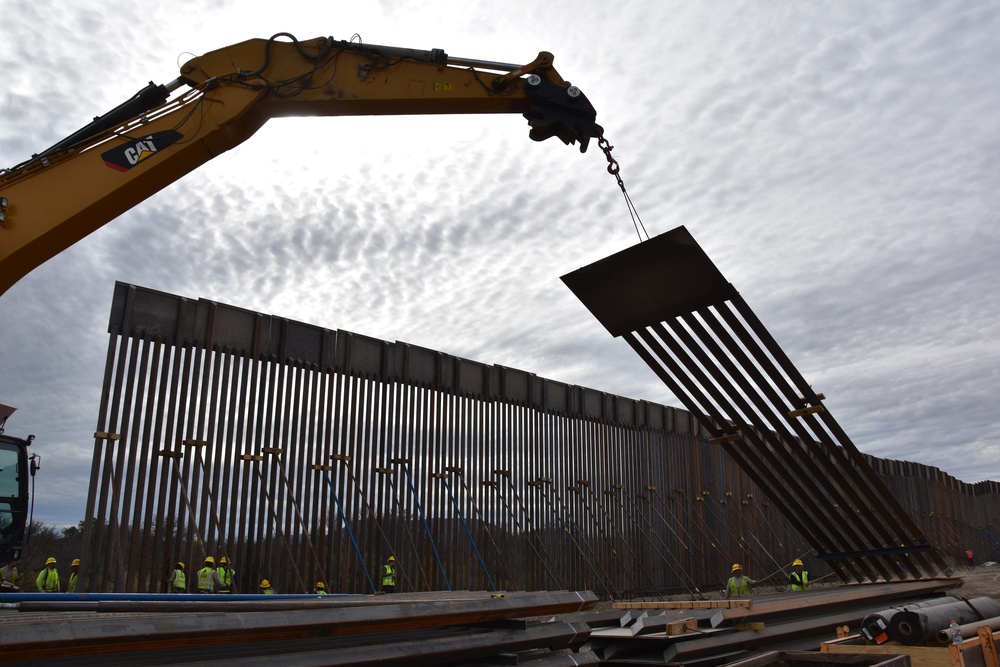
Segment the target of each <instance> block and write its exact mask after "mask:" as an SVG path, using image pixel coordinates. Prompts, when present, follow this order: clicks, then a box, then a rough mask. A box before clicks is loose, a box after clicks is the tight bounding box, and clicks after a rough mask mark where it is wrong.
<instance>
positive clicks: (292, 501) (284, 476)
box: [264, 449, 326, 590]
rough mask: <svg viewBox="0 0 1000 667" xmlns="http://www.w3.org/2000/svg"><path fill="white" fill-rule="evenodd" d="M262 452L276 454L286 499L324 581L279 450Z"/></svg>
mask: <svg viewBox="0 0 1000 667" xmlns="http://www.w3.org/2000/svg"><path fill="white" fill-rule="evenodd" d="M264 452H265V453H268V454H273V455H275V456H276V459H275V460H276V461H277V462H278V474H279V475H280V476H281V481H282V482H284V485H285V490H286V491H287V492H288V501H289V503H290V504H291V506H292V508H294V510H295V518H297V519H298V520H299V526H301V527H302V538H303V539H304V540H305V542H306V545H307V546H308V550H309V553H310V555H312V557H313V560H314V561H315V562H316V569H317V571H318V572H319V574H320V578H322V579H323V580H324V581H325V580H326V569H325V568H324V567H323V564H322V563H321V562H320V561H319V554H318V553H317V551H316V547H315V545H313V542H312V538H310V537H309V527H308V526H307V525H306V521H305V519H304V518H303V517H302V510H300V509H299V503H298V500H296V498H295V494H293V493H292V485H291V483H290V482H289V481H288V475H287V474H285V464H284V463H283V462H282V460H281V456H280V450H279V451H277V452H275V451H268V450H267V449H265V450H264ZM303 590H308V589H306V588H305V587H303Z"/></svg>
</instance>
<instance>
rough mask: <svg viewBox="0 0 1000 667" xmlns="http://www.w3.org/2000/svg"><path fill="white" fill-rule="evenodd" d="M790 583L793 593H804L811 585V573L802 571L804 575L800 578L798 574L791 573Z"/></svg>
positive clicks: (789, 576)
mask: <svg viewBox="0 0 1000 667" xmlns="http://www.w3.org/2000/svg"><path fill="white" fill-rule="evenodd" d="M788 583H790V584H791V585H792V590H793V591H804V590H805V589H806V586H807V585H808V584H809V573H808V572H806V571H805V570H802V575H801V576H800V575H799V574H797V573H796V572H791V573H789V575H788Z"/></svg>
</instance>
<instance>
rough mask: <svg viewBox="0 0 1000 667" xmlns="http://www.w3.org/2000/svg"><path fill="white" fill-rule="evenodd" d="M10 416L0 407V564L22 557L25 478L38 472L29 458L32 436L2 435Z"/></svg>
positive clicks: (27, 510) (25, 527)
mask: <svg viewBox="0 0 1000 667" xmlns="http://www.w3.org/2000/svg"><path fill="white" fill-rule="evenodd" d="M13 412H14V408H11V407H8V406H6V405H0V563H7V562H9V561H12V560H17V559H19V558H20V557H21V550H22V549H23V548H24V545H25V543H26V542H27V537H28V531H29V528H28V517H29V515H30V506H29V496H28V478H29V477H34V475H35V471H36V470H37V469H38V466H37V458H36V457H31V459H29V458H28V447H29V446H30V445H31V443H32V441H33V440H34V439H35V436H33V435H29V436H28V437H27V438H26V439H22V438H15V437H13V436H9V435H4V432H3V430H4V429H3V427H4V425H5V424H6V421H7V417H9V416H10V415H11V413H13Z"/></svg>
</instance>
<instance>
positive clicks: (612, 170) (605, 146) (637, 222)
mask: <svg viewBox="0 0 1000 667" xmlns="http://www.w3.org/2000/svg"><path fill="white" fill-rule="evenodd" d="M598 132H600V134H599V135H598V137H597V145H598V146H600V147H601V150H602V151H604V157H606V158H607V160H608V173H609V174H611V175H612V176H614V177H615V180H617V181H618V187H619V188H621V191H622V196H624V197H625V205H626V206H627V207H628V213H629V215H630V216H631V217H632V226H633V227H635V233H636V234H637V235H638V236H639V241H648V240H649V233H648V232H647V231H646V227H645V226H644V225H643V224H642V219H641V218H639V211H638V210H636V208H635V204H633V203H632V198H631V197H630V196H629V194H628V190H626V189H625V182H624V181H622V177H621V174H620V173H619V172H620V171H621V167H620V166H619V165H618V160H616V159H615V158H614V156H613V155H612V154H611V151H613V150H614V149H615V147H614V146H612V145H611V144H610V143H608V140H607V139H605V138H604V129H603V128H600V126H598ZM640 229H641V230H642V232H640V231H639V230H640ZM643 234H645V235H646V238H645V239H644V238H642V236H643Z"/></svg>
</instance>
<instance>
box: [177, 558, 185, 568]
mask: <svg viewBox="0 0 1000 667" xmlns="http://www.w3.org/2000/svg"><path fill="white" fill-rule="evenodd" d="M177 567H179V568H180V569H182V570H183V569H184V561H182V560H179V561H177Z"/></svg>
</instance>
